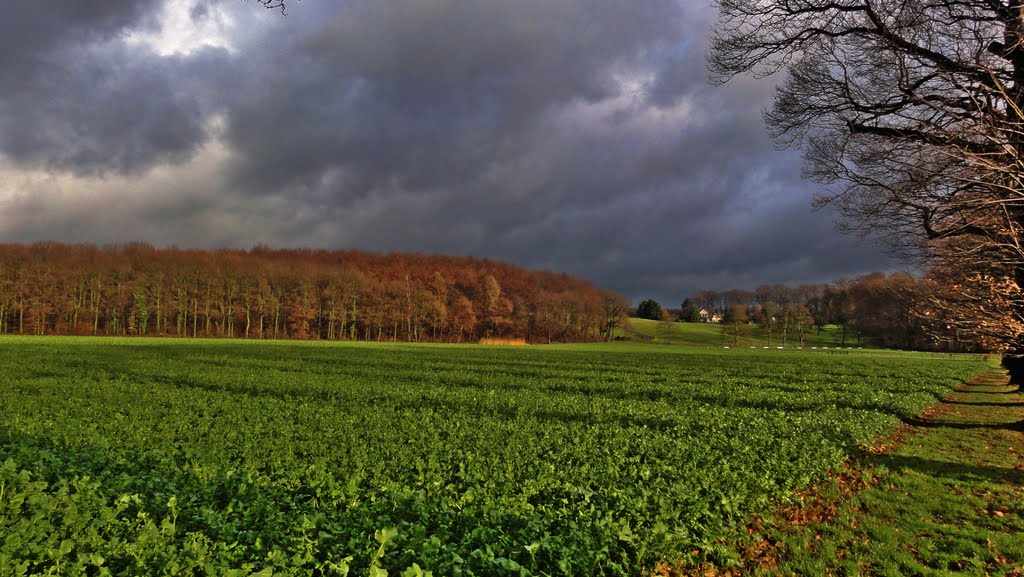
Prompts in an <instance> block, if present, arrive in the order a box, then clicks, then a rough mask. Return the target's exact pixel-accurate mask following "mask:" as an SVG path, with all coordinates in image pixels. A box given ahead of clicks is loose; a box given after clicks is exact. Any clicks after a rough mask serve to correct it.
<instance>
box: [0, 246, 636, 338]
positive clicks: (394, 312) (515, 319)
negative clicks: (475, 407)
mask: <svg viewBox="0 0 1024 577" xmlns="http://www.w3.org/2000/svg"><path fill="white" fill-rule="evenodd" d="M622 302H623V299H622V297H620V296H618V295H615V294H613V293H609V292H607V291H599V290H598V289H596V288H595V287H594V286H593V285H591V284H590V283H588V282H586V281H583V280H579V279H575V278H572V277H569V276H567V275H564V274H557V273H552V272H547V271H529V270H525V269H522V268H519V267H515V266H512V265H509V264H506V263H501V262H496V261H492V260H487V259H476V258H470V257H448V256H438V255H422V254H395V253H392V254H386V255H382V254H374V253H368V252H361V251H350V250H345V251H342V250H336V251H328V250H310V249H291V250H275V249H270V248H266V247H256V248H253V249H251V250H216V251H205V250H183V249H178V248H164V249H158V248H154V247H152V246H149V245H145V244H128V245H118V246H109V247H102V248H99V247H96V246H94V245H66V244H59V243H37V244H33V245H18V244H10V245H0V334H36V335H41V334H58V335H127V336H132V335H137V336H173V337H190V338H193V337H234V338H250V339H328V340H373V341H384V340H388V341H433V342H477V341H478V340H480V339H482V338H496V339H522V340H525V341H529V342H552V341H586V340H599V339H604V338H607V336H608V334H609V333H610V328H613V327H614V326H616V325H617V324H618V323H619V322H620V321H621V318H620V317H621V316H622V314H623V313H622V312H621V311H620V309H623V308H624V307H621V306H620V305H621V303H622ZM612 305H615V306H612ZM611 316H616V317H617V318H610V317H611Z"/></svg>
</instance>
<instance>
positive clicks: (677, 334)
mask: <svg viewBox="0 0 1024 577" xmlns="http://www.w3.org/2000/svg"><path fill="white" fill-rule="evenodd" d="M722 329H723V325H721V324H716V323H680V322H671V323H663V322H659V321H652V320H648V319H638V318H631V319H629V327H628V328H627V329H624V330H620V331H619V335H620V336H622V337H624V338H625V339H626V340H631V341H642V342H653V343H659V344H666V345H682V346H695V347H720V346H723V345H727V346H739V347H747V348H749V347H764V346H767V345H768V334H767V333H766V332H765V331H764V329H762V328H761V327H758V326H756V325H747V326H745V327H743V331H744V334H743V336H741V337H740V338H739V343H735V342H734V338H733V336H732V335H731V334H730V335H723V334H722ZM799 340H800V339H799V337H794V335H787V339H786V346H787V347H794V348H795V347H797V346H798V345H799V344H800V343H799ZM771 344H772V346H779V345H782V336H781V334H780V333H778V332H776V333H775V334H773V335H772V343H771ZM869 344H870V343H867V342H864V341H863V340H862V339H860V338H858V334H857V332H856V331H855V330H854V329H852V328H848V329H847V330H846V334H845V342H844V335H843V328H842V327H840V326H838V325H826V326H824V327H822V328H821V330H817V329H815V330H813V331H811V332H809V333H807V334H806V335H804V346H805V347H823V346H825V347H843V346H845V347H867V346H869Z"/></svg>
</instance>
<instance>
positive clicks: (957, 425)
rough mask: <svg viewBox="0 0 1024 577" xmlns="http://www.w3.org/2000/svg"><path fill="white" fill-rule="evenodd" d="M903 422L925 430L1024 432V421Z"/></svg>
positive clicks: (909, 420) (909, 419) (913, 419)
mask: <svg viewBox="0 0 1024 577" xmlns="http://www.w3.org/2000/svg"><path fill="white" fill-rule="evenodd" d="M903 422H904V423H906V424H908V425H911V426H913V427H922V428H925V429H959V430H965V431H966V430H972V429H1004V430H1007V431H1024V421H1015V422H1011V423H964V422H960V421H930V420H926V419H918V418H916V417H914V418H905V419H903Z"/></svg>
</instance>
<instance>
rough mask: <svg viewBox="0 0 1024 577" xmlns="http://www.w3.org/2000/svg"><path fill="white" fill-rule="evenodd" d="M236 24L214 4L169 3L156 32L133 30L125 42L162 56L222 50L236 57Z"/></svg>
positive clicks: (175, 0) (205, 0) (169, 0)
mask: <svg viewBox="0 0 1024 577" xmlns="http://www.w3.org/2000/svg"><path fill="white" fill-rule="evenodd" d="M234 27H235V20H234V18H232V17H231V15H230V14H228V13H227V11H225V10H224V9H223V8H221V6H220V2H216V1H214V0H199V2H198V3H193V2H192V1H191V0H167V1H166V2H164V4H163V6H162V7H161V9H160V14H159V16H158V18H157V24H156V26H155V27H153V28H148V29H143V30H133V31H131V32H129V33H128V35H127V37H126V38H125V41H126V42H127V43H128V44H129V45H136V46H143V47H145V48H147V49H149V50H150V51H152V52H153V53H155V54H158V55H160V56H188V55H189V54H191V53H193V52H196V51H198V50H201V49H203V48H211V47H213V48H223V49H225V50H227V51H228V52H231V53H232V54H234V53H235V52H236V48H235V47H234V46H233V44H232V42H231V32H232V30H233V29H234Z"/></svg>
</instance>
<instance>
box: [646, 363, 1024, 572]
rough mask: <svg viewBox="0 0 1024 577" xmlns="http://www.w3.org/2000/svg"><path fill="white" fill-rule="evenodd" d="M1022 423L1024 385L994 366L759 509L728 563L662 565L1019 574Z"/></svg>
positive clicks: (1022, 554) (1023, 541)
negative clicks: (808, 484)
mask: <svg viewBox="0 0 1024 577" xmlns="http://www.w3.org/2000/svg"><path fill="white" fill-rule="evenodd" d="M1022 422H1024V394H1021V392H1020V391H1018V388H1017V387H1016V386H1013V385H1009V384H1008V383H1007V378H1006V375H1005V374H1004V373H1003V372H1002V371H1000V370H998V369H996V368H993V369H992V370H991V371H990V372H988V373H987V374H984V375H981V376H980V377H978V378H976V379H974V380H972V381H971V382H970V383H967V384H965V385H964V386H963V387H961V388H960V390H958V391H956V392H954V393H952V394H951V395H949V396H948V397H947V398H946V399H945V400H944V401H943V402H941V403H939V404H938V405H935V406H934V407H932V408H931V409H929V410H928V411H926V412H925V413H924V414H923V415H922V416H921V417H920V418H918V419H915V420H913V421H911V422H909V423H907V424H905V425H904V426H902V427H901V428H900V429H899V431H897V433H896V434H895V435H893V436H892V437H891V438H888V439H886V440H885V441H884V442H882V443H880V444H879V445H878V446H876V448H875V449H873V450H872V451H870V452H868V453H866V454H864V455H861V456H860V457H858V458H856V459H855V460H852V461H850V462H849V463H848V464H847V466H845V467H844V468H843V469H842V470H841V471H840V472H838V473H837V474H835V475H833V476H832V477H830V478H829V479H828V480H827V481H825V482H823V483H821V484H819V485H818V486H816V487H814V488H812V489H811V490H809V491H807V492H804V493H801V494H799V495H798V498H797V500H796V502H795V504H791V505H788V506H785V507H781V508H780V509H779V510H778V511H776V512H775V513H774V514H772V515H770V516H768V517H766V518H764V519H756V520H755V521H754V522H753V523H751V524H750V526H749V527H748V529H747V533H748V537H747V539H745V540H744V542H742V543H741V544H739V546H738V547H736V548H735V550H737V551H738V552H737V553H736V558H735V559H734V560H733V562H732V563H729V562H726V563H724V564H725V565H726V566H725V567H716V566H715V565H714V564H712V563H711V562H703V563H700V562H696V563H695V562H694V561H691V562H690V563H688V565H690V566H691V567H690V568H689V569H687V570H684V571H679V570H677V569H674V568H672V567H669V566H663V567H661V569H660V573H661V574H663V575H703V576H722V575H728V576H736V575H772V576H778V575H808V576H810V575H815V576H818V575H836V576H840V575H842V576H854V575H863V576H869V575H870V576H894V577H895V576H907V575H920V576H945V575H978V576H981V575H985V576H992V577H996V576H1009V577H1019V576H1022V575H1024V430H1022V427H1021V423H1022ZM695 554H697V552H695ZM697 555H699V554H697ZM695 559H696V555H695ZM717 561H718V563H719V564H723V563H722V562H723V559H718V560H717ZM726 561H727V560H726ZM694 565H696V566H695V567H694Z"/></svg>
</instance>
